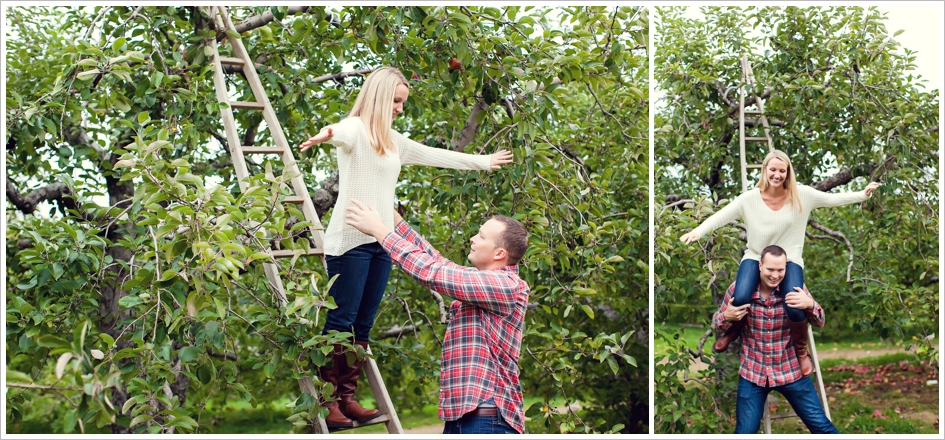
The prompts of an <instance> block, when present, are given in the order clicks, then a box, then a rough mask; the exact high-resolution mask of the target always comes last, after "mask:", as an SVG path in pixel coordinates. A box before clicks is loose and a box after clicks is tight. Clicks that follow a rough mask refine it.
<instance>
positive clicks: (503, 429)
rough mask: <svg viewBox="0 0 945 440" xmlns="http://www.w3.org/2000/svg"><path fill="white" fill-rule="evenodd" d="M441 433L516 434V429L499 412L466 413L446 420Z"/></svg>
mask: <svg viewBox="0 0 945 440" xmlns="http://www.w3.org/2000/svg"><path fill="white" fill-rule="evenodd" d="M443 434H518V431H516V430H515V428H513V427H512V426H511V425H509V424H508V423H506V422H505V419H503V418H502V415H501V414H497V415H494V416H473V415H470V413H466V414H464V415H463V416H462V417H460V418H459V419H458V420H453V421H448V422H446V425H444V426H443Z"/></svg>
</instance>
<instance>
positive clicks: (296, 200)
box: [282, 196, 305, 205]
mask: <svg viewBox="0 0 945 440" xmlns="http://www.w3.org/2000/svg"><path fill="white" fill-rule="evenodd" d="M282 203H294V204H296V205H301V204H303V203H305V198H304V197H302V196H288V197H286V198H284V199H282Z"/></svg>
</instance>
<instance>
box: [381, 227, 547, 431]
mask: <svg viewBox="0 0 945 440" xmlns="http://www.w3.org/2000/svg"><path fill="white" fill-rule="evenodd" d="M395 228H396V229H395V231H394V232H391V233H390V234H387V237H385V238H384V241H383V242H382V243H381V245H382V246H383V247H384V249H385V250H387V252H388V253H390V256H391V259H392V260H394V262H395V263H397V265H398V266H400V268H401V269H402V270H404V271H405V272H407V274H408V275H410V276H411V277H412V278H414V279H416V280H418V281H420V282H421V283H422V284H423V285H425V286H427V287H429V288H430V289H433V290H434V291H436V292H438V293H441V294H444V295H448V296H450V297H453V298H455V299H457V301H453V303H452V304H451V305H450V319H449V324H447V326H446V336H445V337H444V339H443V355H442V360H441V361H440V400H439V417H440V419H441V420H446V421H452V420H457V419H459V418H460V417H462V416H463V414H466V413H468V412H470V411H472V410H474V409H476V407H478V406H479V404H480V403H482V402H484V401H485V400H487V399H489V398H490V397H492V398H494V399H495V404H496V406H497V407H498V409H499V412H500V413H501V414H502V417H503V418H504V419H505V421H506V422H508V424H509V425H510V426H512V427H513V428H515V429H516V430H517V431H518V432H520V433H524V432H525V414H524V403H523V402H522V386H521V384H520V383H519V380H518V376H519V369H518V360H519V353H520V351H521V347H522V330H523V328H524V323H525V307H526V305H528V293H529V287H528V284H526V283H525V281H522V279H521V278H519V276H518V267H517V266H506V267H504V268H502V269H496V270H478V269H476V268H473V267H466V266H460V265H458V264H456V263H453V262H452V261H450V260H448V259H446V258H444V257H443V256H441V255H440V253H439V252H437V251H436V250H435V249H433V247H432V246H430V243H428V242H427V241H426V240H425V239H424V238H423V237H421V236H420V235H419V234H417V233H416V232H415V231H414V230H413V229H411V228H410V226H409V225H407V223H406V222H404V221H401V222H399V223H398V224H397V225H396V226H395Z"/></svg>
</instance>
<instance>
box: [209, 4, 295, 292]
mask: <svg viewBox="0 0 945 440" xmlns="http://www.w3.org/2000/svg"><path fill="white" fill-rule="evenodd" d="M213 8H214V7H213V6H211V9H210V12H211V18H213V19H214V22H215V23H218V22H219V20H218V19H219V18H220V17H219V16H218V15H217V14H216V13H215V12H214V9H213ZM212 47H213V63H214V69H213V84H214V89H215V91H216V96H217V101H218V102H221V103H225V104H226V105H227V107H226V108H223V109H220V112H221V113H222V114H223V127H224V130H225V132H226V140H227V144H228V147H229V150H230V156H231V157H232V158H233V168H234V171H236V177H237V181H238V183H239V187H240V192H244V191H246V189H247V188H248V185H249V183H248V182H247V181H246V179H247V178H248V177H249V169H248V168H247V167H246V157H245V156H244V155H243V151H242V150H241V149H240V143H241V141H240V137H239V133H237V132H236V119H235V117H234V116H233V109H232V108H231V107H230V105H229V103H230V97H229V94H228V93H227V91H226V88H227V87H226V79H225V78H224V76H223V64H222V63H221V61H220V50H219V45H218V43H217V41H216V39H214V40H213V46H212ZM263 268H264V270H265V272H266V276H267V277H268V278H269V280H270V282H271V283H270V285H271V287H272V288H273V289H272V290H273V292H274V293H275V296H276V302H277V303H278V304H279V307H285V305H286V304H287V303H288V300H287V299H286V296H285V288H284V287H283V285H282V279H281V278H280V277H279V276H278V275H279V269H278V267H276V266H275V264H273V263H264V264H263Z"/></svg>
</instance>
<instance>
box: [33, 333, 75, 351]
mask: <svg viewBox="0 0 945 440" xmlns="http://www.w3.org/2000/svg"><path fill="white" fill-rule="evenodd" d="M36 344H37V345H39V346H40V347H46V348H59V347H68V346H69V342H67V341H66V340H65V339H62V338H60V337H58V336H54V335H42V336H40V337H38V338H36Z"/></svg>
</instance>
